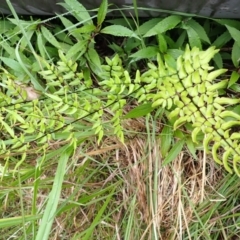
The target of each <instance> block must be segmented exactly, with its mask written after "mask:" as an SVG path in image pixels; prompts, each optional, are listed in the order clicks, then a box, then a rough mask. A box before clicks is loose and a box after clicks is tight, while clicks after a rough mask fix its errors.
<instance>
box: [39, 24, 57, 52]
mask: <svg viewBox="0 0 240 240" xmlns="http://www.w3.org/2000/svg"><path fill="white" fill-rule="evenodd" d="M41 32H42V34H43V36H44V38H45V39H46V40H47V41H48V42H49V43H51V44H52V45H53V46H54V47H56V48H58V49H61V45H60V44H59V42H58V41H57V39H56V38H55V37H54V36H53V35H52V33H51V32H50V31H49V30H48V29H47V28H45V27H44V26H42V27H41Z"/></svg>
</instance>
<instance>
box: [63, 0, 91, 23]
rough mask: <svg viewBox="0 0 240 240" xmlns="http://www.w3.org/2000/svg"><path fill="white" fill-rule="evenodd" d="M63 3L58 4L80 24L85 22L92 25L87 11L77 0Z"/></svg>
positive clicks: (68, 0) (66, 0)
mask: <svg viewBox="0 0 240 240" xmlns="http://www.w3.org/2000/svg"><path fill="white" fill-rule="evenodd" d="M64 1H65V3H59V4H60V5H62V6H63V7H64V8H66V10H68V11H70V12H71V14H72V15H73V16H74V17H75V18H76V19H77V20H78V21H80V22H82V21H83V22H87V23H88V24H92V20H91V16H90V14H89V13H88V10H87V9H86V8H85V7H84V6H83V5H82V4H81V3H80V2H78V1H77V0H64Z"/></svg>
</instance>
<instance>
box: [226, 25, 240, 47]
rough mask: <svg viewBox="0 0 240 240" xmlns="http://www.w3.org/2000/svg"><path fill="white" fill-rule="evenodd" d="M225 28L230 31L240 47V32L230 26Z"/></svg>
mask: <svg viewBox="0 0 240 240" xmlns="http://www.w3.org/2000/svg"><path fill="white" fill-rule="evenodd" d="M225 26H226V28H227V29H228V31H229V33H230V35H231V36H232V38H233V39H234V40H235V41H236V42H237V44H238V46H239V47H240V31H239V30H237V29H236V28H233V27H230V26H228V25H225Z"/></svg>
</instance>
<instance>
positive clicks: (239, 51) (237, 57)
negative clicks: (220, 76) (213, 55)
mask: <svg viewBox="0 0 240 240" xmlns="http://www.w3.org/2000/svg"><path fill="white" fill-rule="evenodd" d="M231 57H232V62H233V64H234V67H236V68H237V67H238V66H239V61H240V45H238V43H237V42H236V41H235V42H234V44H233V48H232V56H231Z"/></svg>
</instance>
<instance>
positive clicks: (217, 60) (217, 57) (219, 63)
mask: <svg viewBox="0 0 240 240" xmlns="http://www.w3.org/2000/svg"><path fill="white" fill-rule="evenodd" d="M213 60H214V62H215V64H216V65H217V67H218V68H219V69H220V68H223V61H222V56H221V54H220V53H219V52H218V53H216V54H215V55H214V58H213Z"/></svg>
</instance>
